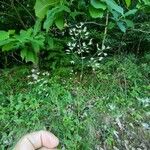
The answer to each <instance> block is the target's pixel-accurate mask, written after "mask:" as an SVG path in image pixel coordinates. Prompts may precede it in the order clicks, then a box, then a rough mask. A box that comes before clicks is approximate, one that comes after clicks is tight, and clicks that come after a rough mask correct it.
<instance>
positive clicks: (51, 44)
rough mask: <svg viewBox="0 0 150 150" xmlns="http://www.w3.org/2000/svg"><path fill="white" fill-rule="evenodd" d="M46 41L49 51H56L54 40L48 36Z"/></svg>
mask: <svg viewBox="0 0 150 150" xmlns="http://www.w3.org/2000/svg"><path fill="white" fill-rule="evenodd" d="M46 39H47V44H48V50H50V49H54V39H53V38H52V37H50V36H48V37H47V38H46Z"/></svg>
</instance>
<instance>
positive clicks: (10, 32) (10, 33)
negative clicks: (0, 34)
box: [8, 30, 16, 35]
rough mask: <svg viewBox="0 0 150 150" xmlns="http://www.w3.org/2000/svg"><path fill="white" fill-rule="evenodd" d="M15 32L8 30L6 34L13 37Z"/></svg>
mask: <svg viewBox="0 0 150 150" xmlns="http://www.w3.org/2000/svg"><path fill="white" fill-rule="evenodd" d="M15 32H16V31H15V30H8V33H9V35H13V34H15Z"/></svg>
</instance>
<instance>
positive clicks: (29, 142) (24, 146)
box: [14, 131, 59, 150]
mask: <svg viewBox="0 0 150 150" xmlns="http://www.w3.org/2000/svg"><path fill="white" fill-rule="evenodd" d="M58 144H59V140H58V138H57V137H56V136H55V135H54V134H52V133H50V132H48V131H37V132H33V133H30V134H27V135H25V136H23V137H22V138H21V139H20V140H19V142H18V143H17V144H16V146H15V148H14V150H56V147H57V146H58Z"/></svg>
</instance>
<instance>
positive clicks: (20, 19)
mask: <svg viewBox="0 0 150 150" xmlns="http://www.w3.org/2000/svg"><path fill="white" fill-rule="evenodd" d="M11 6H12V7H13V8H14V10H15V12H16V14H17V16H18V19H19V21H20V23H21V24H22V26H23V27H24V28H25V29H27V28H26V25H25V24H24V22H23V20H22V18H21V16H20V14H19V13H18V10H17V9H16V7H15V5H14V0H12V1H11Z"/></svg>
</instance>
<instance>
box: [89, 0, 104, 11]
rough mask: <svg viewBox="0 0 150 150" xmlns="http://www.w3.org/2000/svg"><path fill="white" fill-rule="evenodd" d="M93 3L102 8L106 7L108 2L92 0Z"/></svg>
mask: <svg viewBox="0 0 150 150" xmlns="http://www.w3.org/2000/svg"><path fill="white" fill-rule="evenodd" d="M91 5H92V6H93V7H94V8H97V9H102V10H105V9H106V4H105V3H104V2H102V1H100V0H91Z"/></svg>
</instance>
